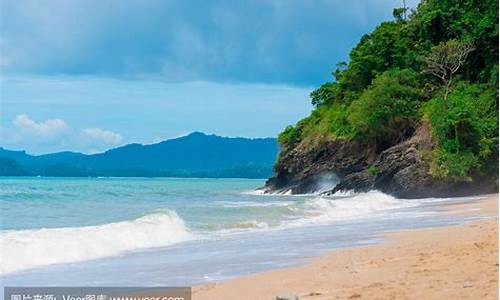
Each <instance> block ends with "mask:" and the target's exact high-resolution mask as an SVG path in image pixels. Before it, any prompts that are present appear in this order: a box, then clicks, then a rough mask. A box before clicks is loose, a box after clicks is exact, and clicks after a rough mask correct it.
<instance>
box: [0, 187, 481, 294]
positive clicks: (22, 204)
mask: <svg viewBox="0 0 500 300" xmlns="http://www.w3.org/2000/svg"><path fill="white" fill-rule="evenodd" d="M263 184H264V181H263V180H248V179H175V178H7V177H3V178H0V209H1V211H0V217H1V218H0V220H1V223H0V242H1V247H0V257H1V268H0V280H1V284H2V285H4V286H6V285H11V286H12V285H52V286H57V285H67V286H71V285H79V286H81V285H91V286H97V285H106V286H120V285H124V286H126V285H132V286H138V285H143V286H155V285H158V286H159V285H177V286H179V285H181V286H185V285H195V284H202V283H206V282H212V281H218V280H224V279H227V278H232V277H235V276H240V275H245V274H250V273H254V272H259V271H264V270H269V269H273V268H280V267H286V266H290V265H296V264H301V263H304V262H306V261H307V260H308V259H309V258H311V257H313V256H315V255H318V254H321V253H324V252H326V251H328V250H331V249H334V248H340V247H353V246H362V245H369V244H372V243H376V242H379V241H380V240H381V235H380V233H382V232H386V231H392V230H402V229H411V228H420V227H432V226H443V225H449V224H458V223H462V222H465V221H468V220H470V219H471V218H470V217H460V216H451V215H449V214H444V213H443V212H442V210H443V208H442V205H443V204H447V203H457V202H463V201H475V200H477V199H479V198H480V197H469V198H448V199H434V198H429V199H419V200H403V199H396V198H394V197H391V196H389V195H385V194H383V193H380V192H377V191H373V192H368V193H361V194H344V195H335V196H330V197H324V196H321V195H303V196H291V195H262V194H260V193H259V192H256V191H255V189H256V188H258V187H261V186H262V185H263Z"/></svg>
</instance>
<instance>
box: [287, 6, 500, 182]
mask: <svg viewBox="0 0 500 300" xmlns="http://www.w3.org/2000/svg"><path fill="white" fill-rule="evenodd" d="M407 13H408V18H405V15H406V14H405V9H404V8H398V9H395V10H394V17H395V20H394V21H389V22H384V23H382V24H380V25H379V26H378V27H377V28H376V29H375V30H374V31H373V32H372V33H370V34H367V35H365V36H363V37H362V38H361V40H360V42H359V43H358V45H357V46H355V47H354V48H353V49H352V50H351V52H350V55H349V63H348V64H347V63H344V62H342V63H339V64H337V68H336V69H335V71H334V72H333V74H332V75H333V80H332V82H327V83H325V84H323V85H321V86H320V87H319V88H318V89H316V90H315V91H313V92H312V93H311V100H312V104H313V105H314V107H315V109H314V110H313V112H312V113H311V115H310V116H309V117H307V118H305V119H303V120H301V121H299V122H298V123H297V124H296V125H295V126H289V127H287V128H286V129H285V130H284V131H283V132H282V133H281V134H280V136H279V142H280V143H281V144H282V146H284V147H285V149H291V148H294V147H314V145H315V143H318V142H321V141H324V140H332V139H333V140H335V139H343V140H353V139H363V140H367V141H369V142H370V143H371V144H372V145H374V147H375V148H376V149H378V150H379V151H381V150H383V149H386V148H387V147H390V146H392V145H395V144H397V143H399V142H401V141H402V140H404V139H406V138H408V137H410V136H411V134H413V132H414V131H415V129H416V128H418V126H420V125H421V124H423V123H424V122H426V123H427V124H429V125H430V128H431V131H432V132H431V134H432V135H433V138H434V139H435V141H436V146H435V147H434V150H433V151H432V153H427V154H426V155H425V157H426V159H428V161H429V164H430V166H431V172H432V175H433V176H435V177H437V178H444V179H450V180H470V178H471V176H473V175H475V174H495V176H496V174H497V173H496V172H497V166H498V1H496V0H463V1H458V0H423V1H422V3H420V4H419V6H418V8H417V9H416V10H415V11H411V12H407Z"/></svg>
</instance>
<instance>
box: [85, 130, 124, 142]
mask: <svg viewBox="0 0 500 300" xmlns="http://www.w3.org/2000/svg"><path fill="white" fill-rule="evenodd" d="M82 133H83V134H84V135H86V136H87V137H89V138H91V139H95V140H98V141H102V142H104V143H106V144H109V145H118V144H120V143H121V141H122V136H121V135H120V134H118V133H115V132H113V131H109V130H103V129H100V128H85V129H83V130H82Z"/></svg>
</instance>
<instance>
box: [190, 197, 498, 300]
mask: <svg viewBox="0 0 500 300" xmlns="http://www.w3.org/2000/svg"><path fill="white" fill-rule="evenodd" d="M443 213H451V214H466V215H485V216H487V217H486V218H484V219H481V220H478V221H473V222H470V223H467V224H464V225H461V226H449V227H438V228H428V229H422V230H412V231H401V232H395V233H389V234H386V235H385V236H384V237H385V238H386V239H385V241H384V242H382V243H381V244H378V245H373V246H366V247H357V248H348V249H341V250H335V251H332V252H330V253H328V254H326V255H324V256H321V257H317V258H315V259H313V260H312V261H311V262H310V263H309V264H307V265H304V266H298V267H293V268H286V269H279V270H273V271H269V272H265V273H260V274H256V275H252V276H247V277H241V278H237V279H233V280H228V281H225V282H222V283H216V284H208V285H203V286H199V287H195V288H194V289H193V299H195V300H203V299H211V300H215V299H218V300H224V299H227V300H236V299H238V300H240V299H241V300H244V299H248V300H257V299H268V300H270V299H276V297H277V296H280V297H282V298H283V299H287V297H288V298H289V299H295V298H294V297H295V296H297V297H298V298H299V299H313V300H324V299H498V296H499V295H498V194H495V195H489V196H487V197H485V199H483V200H479V201H473V202H471V203H465V204H460V205H449V206H444V207H443ZM284 251H286V248H284Z"/></svg>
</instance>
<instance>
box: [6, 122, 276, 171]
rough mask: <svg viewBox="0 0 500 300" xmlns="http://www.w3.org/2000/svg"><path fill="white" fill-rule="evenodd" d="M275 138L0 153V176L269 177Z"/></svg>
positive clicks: (202, 137) (194, 136)
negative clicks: (92, 151) (93, 150)
mask: <svg viewBox="0 0 500 300" xmlns="http://www.w3.org/2000/svg"><path fill="white" fill-rule="evenodd" d="M277 153H278V144H277V142H276V139H274V138H263V139H261V138H259V139H247V138H227V137H220V136H216V135H206V134H203V133H200V132H194V133H191V134H189V135H187V136H184V137H180V138H176V139H171V140H166V141H163V142H161V143H157V144H152V145H140V144H129V145H125V146H122V147H119V148H115V149H111V150H108V151H106V152H104V153H99V154H93V155H85V154H81V153H74V152H60V153H53V154H45V155H38V156H33V155H29V154H26V152H24V151H9V150H6V149H3V148H0V176H38V175H41V176H75V177H81V176H85V177H86V176H119V177H124V176H146V177H158V176H165V177H215V178H217V177H242V178H266V177H268V176H270V175H271V174H272V165H273V163H274V161H275V160H276V156H277Z"/></svg>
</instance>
